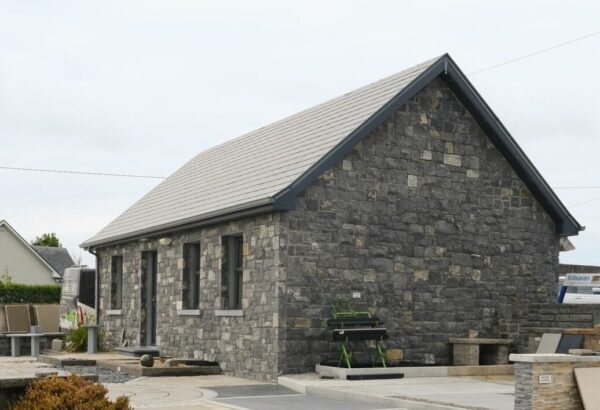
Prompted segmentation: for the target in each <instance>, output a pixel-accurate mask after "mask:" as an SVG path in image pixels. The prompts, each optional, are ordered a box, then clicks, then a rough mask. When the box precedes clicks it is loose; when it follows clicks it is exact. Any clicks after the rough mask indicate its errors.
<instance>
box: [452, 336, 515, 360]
mask: <svg viewBox="0 0 600 410" xmlns="http://www.w3.org/2000/svg"><path fill="white" fill-rule="evenodd" d="M448 341H449V342H450V343H452V345H453V359H454V365H455V366H479V365H480V364H508V353H509V348H510V345H511V344H512V343H513V341H512V340H511V339H486V338H479V337H464V338H461V337H451V338H450V339H448ZM482 356H483V357H482ZM482 359H483V360H482Z"/></svg>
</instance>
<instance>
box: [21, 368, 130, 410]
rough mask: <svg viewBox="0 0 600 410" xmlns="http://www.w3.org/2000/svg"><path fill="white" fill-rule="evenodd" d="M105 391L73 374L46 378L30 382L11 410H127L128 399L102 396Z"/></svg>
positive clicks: (100, 386)
mask: <svg viewBox="0 0 600 410" xmlns="http://www.w3.org/2000/svg"><path fill="white" fill-rule="evenodd" d="M107 392H108V390H106V388H105V387H104V386H102V385H101V384H96V383H93V382H91V381H89V380H86V379H84V378H83V377H79V376H76V375H70V376H69V377H66V378H64V377H50V378H46V379H38V380H35V381H34V382H32V383H31V384H30V385H29V387H28V388H27V391H26V393H25V396H24V397H23V398H21V400H19V401H18V402H17V403H15V404H14V405H13V406H12V407H11V410H65V409H69V410H88V409H94V410H130V409H133V408H132V407H131V406H130V405H129V399H128V398H127V397H125V396H121V397H118V398H117V399H116V400H115V401H114V402H113V401H111V400H109V399H108V398H107V397H106V393H107Z"/></svg>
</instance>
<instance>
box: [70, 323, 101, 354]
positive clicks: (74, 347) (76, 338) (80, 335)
mask: <svg viewBox="0 0 600 410" xmlns="http://www.w3.org/2000/svg"><path fill="white" fill-rule="evenodd" d="M96 338H97V339H96V342H97V346H98V348H99V349H102V346H104V332H103V331H102V329H98V332H97V336H96ZM65 340H66V342H67V343H66V345H67V351H68V352H71V353H75V352H84V351H86V349H87V343H88V330H87V328H86V327H83V326H80V325H79V324H77V323H75V324H74V326H73V327H72V328H71V329H70V330H69V333H68V334H67V336H66V337H65Z"/></svg>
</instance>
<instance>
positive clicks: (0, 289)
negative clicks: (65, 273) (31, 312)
mask: <svg viewBox="0 0 600 410" xmlns="http://www.w3.org/2000/svg"><path fill="white" fill-rule="evenodd" d="M59 302H60V285H22V284H19V283H12V282H8V283H6V282H4V281H0V305H10V304H12V303H59Z"/></svg>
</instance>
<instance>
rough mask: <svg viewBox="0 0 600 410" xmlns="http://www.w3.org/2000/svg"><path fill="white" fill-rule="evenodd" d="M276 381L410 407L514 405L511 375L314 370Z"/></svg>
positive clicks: (500, 408) (498, 408)
mask: <svg viewBox="0 0 600 410" xmlns="http://www.w3.org/2000/svg"><path fill="white" fill-rule="evenodd" d="M279 383H280V384H284V385H286V386H287V387H290V388H292V389H294V390H296V391H299V392H303V393H308V394H311V395H317V396H320V397H327V398H332V399H353V400H362V401H365V402H373V403H377V404H379V405H380V406H382V407H383V406H394V405H396V406H397V407H406V408H410V409H431V410H433V409H440V410H441V409H473V408H477V409H493V410H512V409H513V408H514V382H513V379H512V377H510V376H479V377H422V378H412V379H411V378H408V379H395V380H364V381H348V380H321V379H319V378H318V377H317V376H316V375H315V374H304V375H290V376H283V377H280V378H279Z"/></svg>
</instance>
